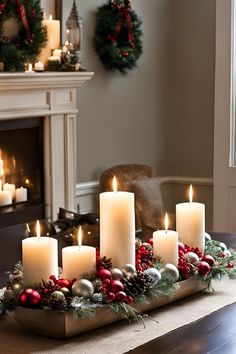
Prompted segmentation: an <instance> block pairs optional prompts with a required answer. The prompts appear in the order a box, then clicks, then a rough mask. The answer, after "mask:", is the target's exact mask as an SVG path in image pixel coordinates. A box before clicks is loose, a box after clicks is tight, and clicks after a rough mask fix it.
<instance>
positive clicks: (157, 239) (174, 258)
mask: <svg viewBox="0 0 236 354" xmlns="http://www.w3.org/2000/svg"><path fill="white" fill-rule="evenodd" d="M153 252H154V256H155V257H160V258H161V260H162V261H163V262H164V263H172V264H174V265H177V264H178V233H177V232H176V231H172V230H168V215H167V213H166V215H165V230H159V231H155V232H154V233H153Z"/></svg>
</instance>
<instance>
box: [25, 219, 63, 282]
mask: <svg viewBox="0 0 236 354" xmlns="http://www.w3.org/2000/svg"><path fill="white" fill-rule="evenodd" d="M36 234H37V236H36V237H29V238H26V239H24V240H23V241H22V261H23V272H24V279H23V281H24V285H25V286H30V285H32V284H34V283H39V282H40V281H41V280H42V279H45V280H47V279H48V278H49V276H50V275H55V277H58V246H57V244H58V242H57V240H56V239H53V238H51V237H45V236H43V237H42V236H40V223H39V221H38V220H37V223H36Z"/></svg>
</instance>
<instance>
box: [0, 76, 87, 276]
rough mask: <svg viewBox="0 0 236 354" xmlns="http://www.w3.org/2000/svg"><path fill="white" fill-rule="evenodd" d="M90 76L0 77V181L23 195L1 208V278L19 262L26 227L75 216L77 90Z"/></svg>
mask: <svg viewBox="0 0 236 354" xmlns="http://www.w3.org/2000/svg"><path fill="white" fill-rule="evenodd" d="M92 76H93V73H91V72H76V73H75V72H67V73H54V72H45V73H32V74H25V73H1V74H0V150H1V151H0V160H2V161H3V169H4V165H5V171H4V173H3V174H2V173H1V167H2V166H1V165H2V163H1V162H0V180H1V183H3V184H4V183H10V184H16V186H17V187H18V188H21V187H23V188H27V191H28V197H27V201H23V202H19V203H16V202H15V201H13V203H12V204H10V205H5V206H0V273H1V272H4V271H7V270H9V269H10V268H11V267H12V266H13V265H14V264H15V263H16V262H17V261H18V260H19V259H21V240H22V238H24V237H25V235H26V233H25V231H26V223H27V222H30V221H32V220H36V219H43V218H44V219H46V220H49V221H53V220H56V219H57V214H58V211H59V208H60V207H61V208H65V209H68V210H72V211H73V210H76V207H75V187H76V171H77V168H76V150H77V136H76V130H77V129H76V125H77V113H78V106H77V89H78V87H79V86H81V85H82V84H84V83H85V82H86V81H88V80H90V79H91V78H92ZM2 179H4V180H2ZM1 183H0V184H1Z"/></svg>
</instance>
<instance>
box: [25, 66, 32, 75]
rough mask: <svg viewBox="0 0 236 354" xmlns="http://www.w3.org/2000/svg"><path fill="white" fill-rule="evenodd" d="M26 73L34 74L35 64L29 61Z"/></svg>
mask: <svg viewBox="0 0 236 354" xmlns="http://www.w3.org/2000/svg"><path fill="white" fill-rule="evenodd" d="M25 72H26V74H32V73H34V70H33V64H31V63H29V64H28V69H27V70H25Z"/></svg>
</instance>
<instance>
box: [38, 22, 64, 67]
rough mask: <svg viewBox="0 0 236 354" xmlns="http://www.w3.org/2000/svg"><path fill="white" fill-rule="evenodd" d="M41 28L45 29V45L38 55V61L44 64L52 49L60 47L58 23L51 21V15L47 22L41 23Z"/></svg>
mask: <svg viewBox="0 0 236 354" xmlns="http://www.w3.org/2000/svg"><path fill="white" fill-rule="evenodd" d="M42 24H43V26H45V27H46V29H47V38H48V41H47V44H46V46H45V47H44V48H43V50H42V51H41V54H40V61H42V62H43V63H44V64H45V63H46V62H47V58H48V57H49V56H50V55H51V51H52V49H56V48H59V47H60V21H58V20H53V19H52V15H50V16H49V19H48V20H43V21H42Z"/></svg>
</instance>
